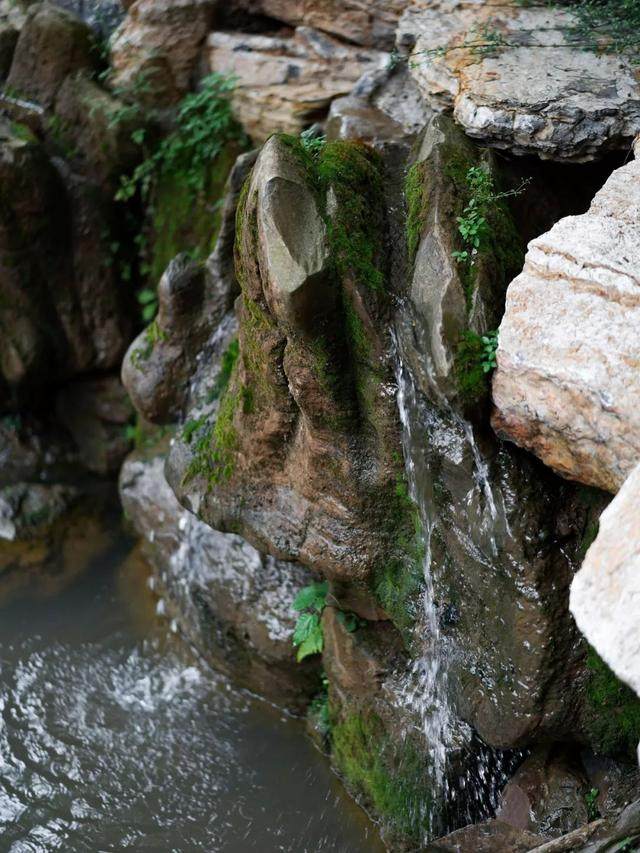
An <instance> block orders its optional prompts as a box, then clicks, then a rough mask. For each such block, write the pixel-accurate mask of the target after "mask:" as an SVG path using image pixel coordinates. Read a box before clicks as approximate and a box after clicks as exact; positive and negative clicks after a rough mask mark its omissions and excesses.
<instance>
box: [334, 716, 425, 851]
mask: <svg viewBox="0 0 640 853" xmlns="http://www.w3.org/2000/svg"><path fill="white" fill-rule="evenodd" d="M330 715H331V759H332V762H333V764H334V766H335V767H336V769H337V770H338V772H339V774H340V775H341V776H342V778H343V780H344V783H345V785H346V786H347V788H348V790H349V791H350V792H351V794H352V795H353V796H354V797H355V798H356V799H357V800H358V801H359V802H360V803H361V804H362V805H363V806H364V807H365V808H366V809H367V810H368V811H371V812H372V813H373V814H375V815H376V816H378V818H379V819H380V820H381V822H382V824H383V827H384V830H385V837H386V839H387V841H388V842H391V841H393V842H394V844H395V845H398V846H399V845H403V846H404V845H411V846H418V845H420V844H421V843H422V842H423V841H424V838H425V836H426V835H428V833H429V829H430V810H431V803H430V794H429V790H428V784H429V783H428V773H427V764H426V759H425V756H424V754H421V751H420V750H419V749H418V748H417V746H416V745H415V744H414V743H413V741H412V738H411V737H410V736H409V737H404V738H399V737H393V736H392V735H390V733H389V732H388V731H387V730H386V727H385V724H384V723H383V721H382V719H381V718H380V717H379V716H378V715H377V714H376V713H375V712H374V711H371V710H361V711H360V712H347V713H346V714H344V715H343V714H341V713H340V712H338V711H337V710H336V709H335V707H331V709H330Z"/></svg>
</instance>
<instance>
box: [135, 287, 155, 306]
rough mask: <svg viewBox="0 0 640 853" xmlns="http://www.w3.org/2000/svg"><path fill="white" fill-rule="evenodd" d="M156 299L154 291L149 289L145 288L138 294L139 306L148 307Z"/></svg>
mask: <svg viewBox="0 0 640 853" xmlns="http://www.w3.org/2000/svg"><path fill="white" fill-rule="evenodd" d="M156 298H157V297H156V293H155V290H151V288H149V287H145V288H144V290H141V291H139V293H138V302H139V303H140V305H149V304H150V303H151V302H155V301H156Z"/></svg>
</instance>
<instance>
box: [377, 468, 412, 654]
mask: <svg viewBox="0 0 640 853" xmlns="http://www.w3.org/2000/svg"><path fill="white" fill-rule="evenodd" d="M396 463H397V465H398V474H397V478H396V485H395V491H394V493H393V494H392V495H389V496H387V505H388V514H387V524H388V531H387V535H388V537H389V541H390V542H391V543H392V547H391V548H390V549H389V553H388V554H387V555H386V556H385V558H384V559H382V560H381V561H380V562H379V563H378V565H377V566H376V567H375V569H374V572H373V591H374V593H375V596H376V598H377V599H378V601H379V602H380V605H381V606H382V608H383V609H384V611H385V613H386V614H387V615H388V616H389V618H390V619H391V621H392V622H393V624H394V625H395V626H396V628H397V629H398V631H400V634H401V635H402V638H403V640H404V643H405V646H406V647H407V648H410V646H411V643H412V640H413V625H414V623H415V618H416V613H417V608H418V603H419V601H420V597H421V594H422V590H423V587H424V539H423V530H422V523H421V520H420V513H419V512H418V508H417V506H416V505H415V504H414V503H413V501H412V500H411V497H410V496H409V492H408V488H407V483H406V477H405V473H404V466H403V463H402V458H401V457H400V456H399V455H398V457H397V459H396Z"/></svg>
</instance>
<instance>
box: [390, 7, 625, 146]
mask: <svg viewBox="0 0 640 853" xmlns="http://www.w3.org/2000/svg"><path fill="white" fill-rule="evenodd" d="M573 24H575V20H574V19H573V17H572V14H571V12H570V11H568V10H565V9H562V8H548V7H545V6H526V7H524V6H520V5H517V4H515V3H505V4H501V5H494V4H485V3H464V2H460V0H443V2H435V3H414V4H412V5H411V6H410V7H409V8H408V9H407V10H406V12H405V13H404V15H403V17H402V19H401V21H400V25H399V28H398V35H397V39H398V45H399V47H400V49H401V50H402V49H403V47H405V49H406V46H407V45H409V46H410V68H411V73H412V74H413V76H414V77H415V79H416V82H417V83H418V86H419V88H420V89H421V91H422V92H423V94H424V96H425V98H427V100H428V101H429V102H430V103H431V105H432V106H433V107H434V108H436V109H444V110H447V109H453V114H454V117H455V119H456V121H457V122H459V123H460V125H461V126H462V127H463V128H464V130H465V131H466V133H467V134H468V135H469V136H472V137H474V138H475V139H478V140H481V141H482V142H483V143H485V144H488V145H491V146H494V147H498V148H508V149H509V150H510V151H512V152H515V153H519V154H523V153H535V154H539V155H540V156H542V157H546V158H550V159H556V160H576V161H585V160H589V159H592V158H596V157H597V156H598V155H600V154H601V153H602V152H603V151H605V150H607V149H610V148H615V147H625V146H628V145H629V142H630V141H631V140H632V139H633V138H634V137H635V135H636V134H637V133H638V131H639V130H640V84H639V83H638V79H637V75H636V74H635V71H634V68H633V63H632V59H631V57H629V58H625V57H622V56H619V55H615V54H611V55H607V54H606V53H605V54H596V53H593V52H590V51H587V50H585V49H584V48H583V46H582V45H576V44H571V40H572V39H571V35H570V32H569V31H570V28H571V26H572V25H573ZM574 41H575V39H574Z"/></svg>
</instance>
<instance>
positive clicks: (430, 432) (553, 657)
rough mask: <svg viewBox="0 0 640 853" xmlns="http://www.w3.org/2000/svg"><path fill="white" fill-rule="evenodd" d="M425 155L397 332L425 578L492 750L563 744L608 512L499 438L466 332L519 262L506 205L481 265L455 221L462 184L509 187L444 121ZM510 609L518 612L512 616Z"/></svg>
mask: <svg viewBox="0 0 640 853" xmlns="http://www.w3.org/2000/svg"><path fill="white" fill-rule="evenodd" d="M417 152H418V158H417V161H416V163H415V164H414V165H413V167H412V169H411V171H410V172H409V176H408V179H407V185H408V187H409V192H408V207H409V221H408V226H407V234H405V235H403V236H404V239H405V245H407V249H406V251H407V252H408V253H409V270H410V273H409V275H410V279H409V282H410V286H409V295H408V298H407V299H405V300H403V301H402V302H401V303H400V307H399V310H398V311H397V314H396V317H395V325H396V329H397V333H398V340H399V344H400V356H401V359H402V362H403V370H402V373H401V376H400V390H401V395H400V401H401V406H403V407H404V408H405V410H406V414H405V418H406V419H407V423H408V424H409V428H410V429H409V446H408V448H405V452H406V453H408V454H409V455H410V458H411V459H412V460H414V465H415V469H414V473H415V477H416V482H417V488H418V490H419V494H420V495H421V496H423V497H422V499H423V501H424V512H425V514H426V516H427V518H428V522H425V526H427V525H428V528H429V529H430V530H431V536H430V549H429V552H430V557H431V562H430V565H429V569H428V571H429V572H430V575H431V577H432V579H433V584H434V592H433V598H434V603H433V607H434V609H435V611H436V614H435V616H434V618H435V619H436V620H437V623H438V624H439V625H440V630H441V633H442V636H441V643H442V647H443V649H444V651H443V652H442V654H443V655H444V656H445V657H446V661H447V664H446V669H447V671H448V687H447V692H448V694H449V697H450V702H451V704H452V706H453V707H454V708H455V710H456V712H457V714H458V715H459V716H460V717H461V718H462V719H463V720H465V721H466V722H467V723H468V724H469V725H471V726H473V728H474V729H475V730H476V731H477V732H479V734H480V735H481V737H482V738H483V739H484V741H485V742H486V743H488V744H490V745H491V746H494V747H500V748H503V747H512V746H515V745H518V744H524V743H527V742H529V741H530V740H531V739H534V738H538V737H541V736H542V732H543V731H544V732H548V733H549V735H552V736H554V737H562V736H563V735H564V733H565V732H566V731H567V730H569V729H571V728H572V726H573V716H574V714H575V708H576V704H577V700H578V694H579V691H578V687H577V685H576V684H575V678H574V677H573V675H572V672H574V671H575V670H574V668H576V669H577V668H578V666H579V660H580V658H581V655H582V652H581V650H580V647H579V645H578V635H577V631H576V629H575V625H574V624H573V623H572V620H571V617H570V614H569V613H568V608H567V606H566V603H567V594H568V585H569V583H570V580H571V577H572V574H573V571H574V568H575V562H574V561H576V562H577V560H578V559H579V558H578V556H577V555H578V550H579V544H580V543H579V539H580V536H581V535H582V532H583V531H584V530H585V529H586V527H587V526H588V523H589V520H590V518H591V517H592V516H591V513H594V512H595V511H597V510H596V508H589V507H588V506H587V505H586V502H583V501H582V500H580V499H579V497H578V495H576V493H575V490H574V489H573V487H571V486H569V485H568V484H562V482H561V481H559V480H558V479H557V478H555V477H554V476H552V475H551V473H550V472H546V473H545V471H544V469H543V467H542V466H541V465H539V464H538V463H537V462H536V461H535V460H533V459H532V458H530V457H527V455H526V454H524V453H521V452H519V451H518V450H517V449H515V448H513V447H510V446H509V445H506V444H499V443H498V442H497V441H496V440H495V436H494V435H493V434H492V432H491V430H490V429H489V428H488V425H487V415H488V405H489V400H488V395H489V384H488V382H487V380H486V378H485V375H484V374H483V372H482V368H481V366H480V365H479V361H478V358H477V357H476V358H471V359H469V360H467V359H466V356H465V352H466V350H465V347H466V346H467V344H468V341H469V336H471V341H476V342H477V341H479V340H480V338H479V337H478V336H479V335H481V334H484V333H485V332H486V331H487V330H488V329H490V328H492V327H493V326H494V325H496V324H497V323H498V322H499V318H500V316H501V314H502V305H503V299H504V293H505V291H506V287H507V282H508V281H509V276H510V274H511V273H510V272H509V269H511V270H513V269H514V267H515V269H517V268H518V267H517V266H516V264H517V263H518V261H517V259H518V257H519V252H518V230H517V229H516V225H515V219H514V217H513V213H512V211H511V210H510V209H509V208H507V207H506V206H505V207H504V208H501V209H498V210H493V211H492V212H491V215H492V216H495V217H496V219H495V220H494V224H493V225H492V228H491V231H492V234H494V235H495V234H499V235H500V236H499V237H497V239H495V240H494V242H491V241H488V242H487V243H486V244H485V245H483V246H482V250H481V251H480V252H479V253H478V255H477V256H476V258H475V262H474V265H473V267H472V268H471V269H469V268H468V267H466V268H465V266H463V265H462V264H460V263H457V262H456V260H455V259H454V257H453V252H454V251H455V250H457V249H460V248H462V246H461V245H460V243H459V242H458V241H459V234H458V222H457V219H456V217H457V216H459V215H461V212H462V209H463V208H464V206H465V205H466V204H467V203H468V198H469V195H468V193H469V189H468V186H467V183H466V178H465V176H466V175H467V173H468V170H469V168H470V167H471V166H473V165H475V166H477V165H478V164H483V165H484V166H485V168H487V169H488V170H490V174H492V175H493V176H494V178H495V181H496V182H497V183H498V185H499V184H500V182H501V181H503V180H506V179H507V178H508V175H506V174H505V173H504V172H503V171H502V170H500V169H498V168H497V165H496V164H495V163H494V162H493V161H492V158H488V159H487V156H486V154H484V153H483V152H481V151H478V150H477V149H476V148H475V146H474V145H473V143H471V142H470V141H469V140H468V139H467V138H466V137H465V136H464V134H462V133H461V132H460V130H459V129H457V128H456V127H455V125H454V124H453V122H452V121H451V119H449V118H448V117H445V116H441V115H438V116H436V117H435V118H434V120H433V122H432V123H431V125H430V126H429V128H428V129H427V131H426V133H425V135H424V137H423V140H422V144H421V145H419V146H417ZM509 246H510V247H511V249H510V251H505V249H507V247H509ZM474 335H475V337H474ZM463 356H464V357H463ZM576 531H579V534H578V535H576ZM560 542H561V543H563V544H562V546H561V547H560V546H559V545H558V543H560ZM505 601H509V602H511V603H512V606H510V607H509V608H507V609H505V607H504V602H505ZM406 609H407V605H406V604H405V606H404V610H405V612H406ZM418 623H419V624H420V617H418ZM431 632H432V629H431V628H430V627H429V626H428V625H427V624H424V625H423V626H422V629H420V628H417V629H416V635H417V639H416V642H417V643H418V644H419V643H421V642H423V643H424V642H426V643H428V642H429V640H428V637H429V636H430V634H431ZM425 638H426V639H425ZM427 653H429V652H427ZM560 660H562V661H563V663H562V664H560Z"/></svg>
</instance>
